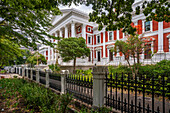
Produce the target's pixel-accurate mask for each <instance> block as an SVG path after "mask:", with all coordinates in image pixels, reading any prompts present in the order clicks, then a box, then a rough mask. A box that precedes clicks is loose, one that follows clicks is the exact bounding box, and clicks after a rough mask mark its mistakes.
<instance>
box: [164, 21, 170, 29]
mask: <svg viewBox="0 0 170 113" xmlns="http://www.w3.org/2000/svg"><path fill="white" fill-rule="evenodd" d="M169 27H170V22H168V23H167V22H165V21H164V22H163V29H166V28H169Z"/></svg>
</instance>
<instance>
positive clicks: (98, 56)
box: [97, 51, 100, 62]
mask: <svg viewBox="0 0 170 113" xmlns="http://www.w3.org/2000/svg"><path fill="white" fill-rule="evenodd" d="M97 58H98V59H97V61H98V62H100V51H98V52H97Z"/></svg>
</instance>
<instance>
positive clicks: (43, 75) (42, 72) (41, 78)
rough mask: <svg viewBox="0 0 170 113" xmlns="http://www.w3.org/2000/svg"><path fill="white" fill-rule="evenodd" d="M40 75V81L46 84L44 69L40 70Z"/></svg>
mask: <svg viewBox="0 0 170 113" xmlns="http://www.w3.org/2000/svg"><path fill="white" fill-rule="evenodd" d="M39 75H40V83H42V84H46V80H45V76H46V73H45V72H44V71H39Z"/></svg>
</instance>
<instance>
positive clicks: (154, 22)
mask: <svg viewBox="0 0 170 113" xmlns="http://www.w3.org/2000/svg"><path fill="white" fill-rule="evenodd" d="M152 25H153V31H157V30H158V22H157V21H155V20H152Z"/></svg>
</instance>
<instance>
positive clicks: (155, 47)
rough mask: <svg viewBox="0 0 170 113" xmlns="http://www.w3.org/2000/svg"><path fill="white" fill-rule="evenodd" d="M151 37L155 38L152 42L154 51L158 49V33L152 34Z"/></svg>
mask: <svg viewBox="0 0 170 113" xmlns="http://www.w3.org/2000/svg"><path fill="white" fill-rule="evenodd" d="M152 38H154V39H155V40H154V44H153V46H154V52H155V51H156V52H157V51H158V35H155V36H152Z"/></svg>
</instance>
